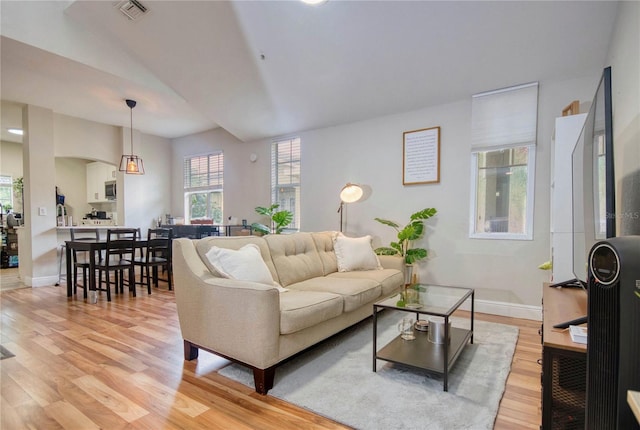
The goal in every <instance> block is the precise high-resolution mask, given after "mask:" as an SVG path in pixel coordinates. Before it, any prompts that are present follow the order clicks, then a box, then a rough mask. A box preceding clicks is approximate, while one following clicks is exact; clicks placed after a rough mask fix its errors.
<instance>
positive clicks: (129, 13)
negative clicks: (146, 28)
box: [116, 0, 148, 21]
mask: <svg viewBox="0 0 640 430" xmlns="http://www.w3.org/2000/svg"><path fill="white" fill-rule="evenodd" d="M116 7H117V8H118V9H120V12H122V13H123V14H125V16H126V17H127V18H129V19H130V20H132V21H135V20H136V19H139V18H141V17H142V16H143V15H144V14H145V13H147V12H148V9H147V8H146V7H145V6H144V5H143V4H142V3H140V2H139V1H138V0H124V1H121V2H120V3H118V4H117V5H116Z"/></svg>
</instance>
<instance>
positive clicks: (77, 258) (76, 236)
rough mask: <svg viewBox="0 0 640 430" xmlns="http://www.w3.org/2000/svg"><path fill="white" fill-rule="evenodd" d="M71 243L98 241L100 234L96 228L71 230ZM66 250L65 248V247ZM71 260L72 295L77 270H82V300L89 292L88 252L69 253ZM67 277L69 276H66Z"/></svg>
mask: <svg viewBox="0 0 640 430" xmlns="http://www.w3.org/2000/svg"><path fill="white" fill-rule="evenodd" d="M69 234H70V236H71V240H72V241H76V240H95V241H98V240H100V232H99V231H98V229H97V228H80V229H76V228H72V229H71V230H69ZM65 248H66V246H65ZM71 258H72V262H73V293H74V294H75V293H76V292H77V291H78V269H82V289H83V290H84V294H83V296H84V298H85V299H86V298H87V291H88V290H89V277H88V276H89V266H90V264H89V261H90V260H89V259H90V257H89V252H88V251H76V250H75V249H74V250H72V251H71ZM67 276H69V274H67ZM91 276H95V273H91Z"/></svg>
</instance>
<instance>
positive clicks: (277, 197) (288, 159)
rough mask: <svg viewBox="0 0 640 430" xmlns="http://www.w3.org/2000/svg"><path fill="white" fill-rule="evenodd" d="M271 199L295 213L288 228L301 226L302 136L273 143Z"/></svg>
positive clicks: (294, 228)
mask: <svg viewBox="0 0 640 430" xmlns="http://www.w3.org/2000/svg"><path fill="white" fill-rule="evenodd" d="M271 201H272V202H273V203H277V204H279V205H280V207H279V208H278V209H279V210H288V211H290V212H291V213H292V214H293V222H292V223H291V224H289V227H288V229H291V230H298V229H299V228H300V138H299V137H296V138H293V139H286V140H279V141H276V142H273V144H272V145H271Z"/></svg>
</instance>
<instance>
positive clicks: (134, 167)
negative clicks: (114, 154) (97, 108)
mask: <svg viewBox="0 0 640 430" xmlns="http://www.w3.org/2000/svg"><path fill="white" fill-rule="evenodd" d="M125 101H126V103H127V106H128V107H129V112H130V117H131V127H130V129H129V130H130V132H131V136H130V139H131V140H130V141H129V142H130V144H131V153H130V154H124V155H123V156H122V157H121V158H120V168H119V169H118V170H119V171H121V172H124V173H125V174H127V175H144V164H143V163H142V158H140V157H138V156H137V155H134V154H133V108H134V107H136V101H135V100H130V99H127V100H125Z"/></svg>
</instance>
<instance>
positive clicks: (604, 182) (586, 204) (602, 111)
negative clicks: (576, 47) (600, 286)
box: [552, 67, 616, 328]
mask: <svg viewBox="0 0 640 430" xmlns="http://www.w3.org/2000/svg"><path fill="white" fill-rule="evenodd" d="M611 109H612V104H611V67H607V68H605V69H604V71H603V73H602V78H601V79H600V83H599V84H598V88H597V90H596V94H595V97H594V98H593V102H592V103H591V108H590V109H589V113H588V114H587V118H586V119H585V122H584V126H583V128H582V131H581V133H580V136H579V137H578V140H577V142H576V145H575V147H574V148H573V152H572V154H571V177H572V184H571V192H572V205H571V209H572V213H573V228H572V233H573V235H572V236H573V275H574V276H575V279H572V280H569V281H565V282H560V283H557V284H553V285H552V286H560V287H577V288H582V289H584V290H585V291H587V285H588V273H589V270H588V267H587V264H588V263H587V262H588V258H589V252H590V251H591V248H592V247H593V245H595V244H596V242H598V241H599V240H602V239H607V238H610V237H614V236H615V235H616V222H615V221H616V215H615V213H616V211H615V182H614V179H615V176H614V172H613V115H612V110H611ZM586 322H587V317H586V316H584V317H580V318H576V319H574V320H571V321H565V322H562V323H559V324H556V325H554V327H555V328H567V327H569V326H570V325H579V324H583V323H586Z"/></svg>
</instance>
